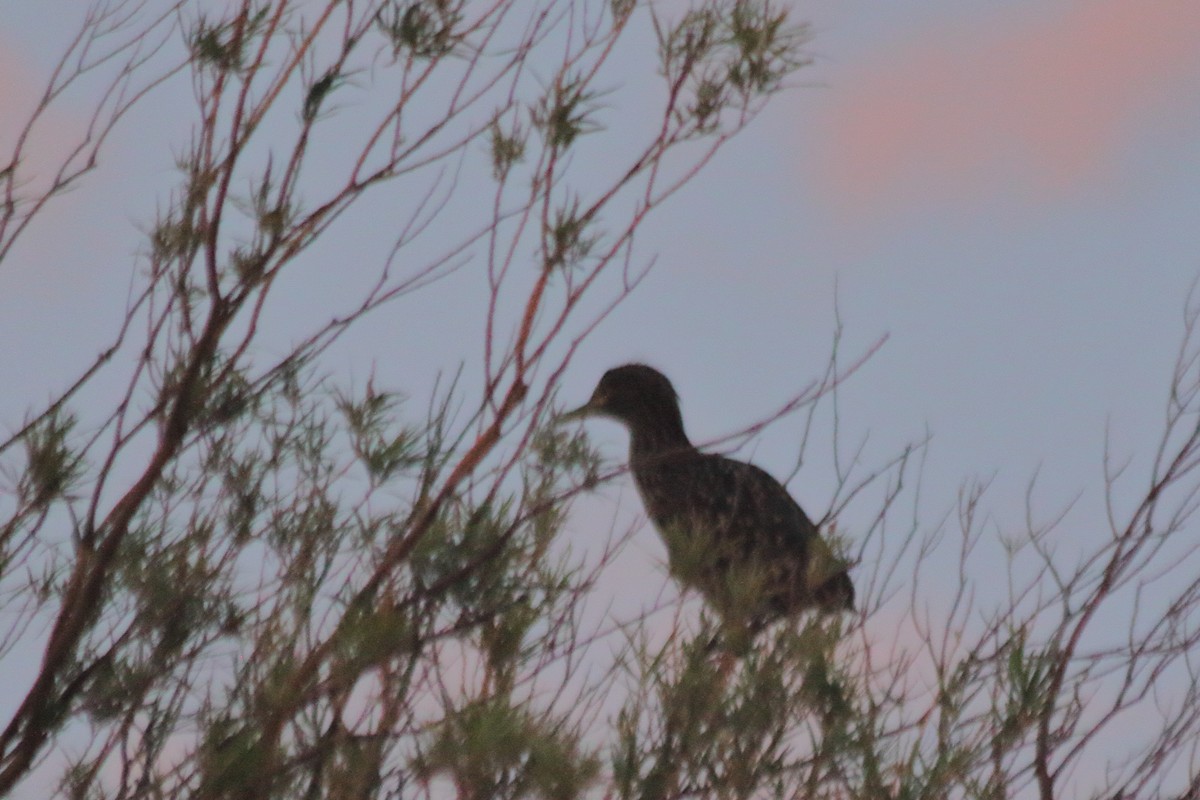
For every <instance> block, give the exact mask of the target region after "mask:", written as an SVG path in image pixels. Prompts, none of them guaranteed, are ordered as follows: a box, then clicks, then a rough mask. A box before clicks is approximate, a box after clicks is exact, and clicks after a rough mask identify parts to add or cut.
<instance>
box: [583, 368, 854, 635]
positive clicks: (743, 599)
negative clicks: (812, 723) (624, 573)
mask: <svg viewBox="0 0 1200 800" xmlns="http://www.w3.org/2000/svg"><path fill="white" fill-rule="evenodd" d="M589 415H604V416H608V417H612V418H614V419H616V420H618V421H620V422H622V423H623V424H624V425H625V426H626V427H627V428H628V429H629V433H630V448H629V463H630V469H631V471H632V472H633V478H634V482H635V483H636V484H637V487H638V491H639V493H640V494H641V496H642V501H643V503H644V504H645V506H646V513H647V514H648V515H649V517H650V519H651V521H653V523H654V526H655V528H657V529H658V532H659V533H660V534H661V535H662V538H663V541H664V542H665V543H666V546H667V555H668V560H669V564H670V569H671V572H672V574H673V575H675V577H676V578H678V579H679V580H680V581H681V582H682V583H684V584H685V585H687V586H691V587H693V588H696V589H698V590H699V591H700V592H701V593H702V594H703V595H704V597H705V599H706V600H707V602H708V603H709V605H710V606H712V607H713V608H714V610H716V611H717V612H718V613H719V614H720V615H721V617H722V619H723V620H724V621H725V623H726V624H727V625H735V626H737V627H739V628H742V629H745V630H748V631H750V632H753V631H756V630H759V629H760V628H761V627H762V626H763V625H766V624H768V623H770V622H771V621H773V620H775V619H778V618H781V617H786V616H791V615H793V614H796V613H799V612H800V611H803V610H805V609H809V608H815V609H818V610H820V611H825V612H831V611H838V610H844V609H851V608H853V606H854V586H853V584H852V583H851V582H850V577H849V575H848V574H847V572H846V568H845V565H844V564H843V563H842V562H840V561H839V560H838V559H837V558H836V557H835V556H834V555H833V553H832V551H831V550H830V548H829V545H828V544H827V543H826V542H825V540H824V539H822V538H821V536H820V533H819V532H818V530H817V527H816V526H815V525H814V524H813V523H812V520H810V519H809V518H808V516H807V515H806V514H805V513H804V511H803V510H802V509H801V508H800V506H799V505H797V504H796V501H795V500H793V499H792V497H791V495H789V494H788V492H787V490H786V489H785V488H784V487H783V486H782V485H781V484H780V483H779V481H777V480H775V479H774V478H772V477H771V476H770V475H768V474H767V473H766V472H764V471H763V470H761V469H759V468H758V467H756V466H754V465H753V464H747V463H744V462H741V461H735V460H733V459H730V458H726V457H724V456H721V455H717V454H713V453H702V452H700V451H699V450H698V449H696V447H695V446H694V445H692V443H691V442H690V441H689V440H688V437H687V434H686V433H685V432H684V428H683V417H682V415H681V414H680V411H679V399H678V396H677V395H676V393H675V389H674V387H673V386H672V385H671V382H670V381H669V380H667V378H666V376H664V375H663V374H662V373H661V372H659V371H658V370H656V369H653V368H652V367H648V366H645V365H643V364H626V365H624V366H621V367H615V368H613V369H610V370H609V371H608V372H606V373H605V374H604V377H603V378H601V380H600V383H599V385H598V386H597V387H596V390H595V392H593V393H592V397H591V399H590V400H589V401H588V402H587V403H586V404H585V405H583V406H582V407H580V408H579V409H576V410H575V411H572V412H570V413H569V414H568V415H566V416H567V418H578V417H582V416H589Z"/></svg>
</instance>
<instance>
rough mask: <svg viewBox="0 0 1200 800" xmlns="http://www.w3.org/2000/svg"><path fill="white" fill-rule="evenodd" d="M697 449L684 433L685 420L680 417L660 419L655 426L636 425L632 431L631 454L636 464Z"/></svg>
mask: <svg viewBox="0 0 1200 800" xmlns="http://www.w3.org/2000/svg"><path fill="white" fill-rule="evenodd" d="M695 449H696V448H695V447H693V446H692V443H691V441H689V440H688V437H687V434H686V433H684V430H683V420H682V419H681V418H678V417H673V418H669V419H659V420H657V421H656V424H654V425H634V426H632V428H631V430H630V440H629V454H630V457H631V460H632V461H633V462H634V463H635V464H636V463H638V462H642V463H646V462H652V461H654V460H655V459H659V458H665V457H667V456H671V455H675V454H679V453H690V452H694V451H695Z"/></svg>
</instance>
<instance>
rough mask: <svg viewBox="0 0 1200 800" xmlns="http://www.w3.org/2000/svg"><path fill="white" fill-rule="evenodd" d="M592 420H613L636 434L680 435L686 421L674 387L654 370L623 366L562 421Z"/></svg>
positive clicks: (635, 365) (640, 366) (601, 381)
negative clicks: (641, 432)
mask: <svg viewBox="0 0 1200 800" xmlns="http://www.w3.org/2000/svg"><path fill="white" fill-rule="evenodd" d="M590 416H606V417H612V418H614V419H616V420H618V421H620V422H623V423H625V425H627V426H628V427H629V428H630V430H632V431H633V432H634V433H635V434H636V433H638V432H639V431H650V430H659V431H663V432H668V431H669V432H670V434H672V435H673V434H675V433H676V431H678V433H679V435H682V433H683V421H682V418H681V416H680V413H679V396H678V395H677V394H675V387H674V386H672V385H671V382H670V381H669V380H667V376H666V375H663V374H662V373H661V372H659V371H658V370H656V369H654V368H653V367H648V366H646V365H645V364H624V365H622V366H620V367H613V368H612V369H610V370H609V371H608V372H606V373H604V377H602V378H601V379H600V383H599V384H597V385H596V390H595V391H593V392H592V397H591V399H589V400H588V401H587V402H586V403H584V404H583V405H582V406H580V407H579V408H577V409H575V410H574V411H569V412H567V413H566V414H563V415H562V416H561V417H560V418H559V419H560V420H563V421H567V420H573V419H581V418H583V417H590Z"/></svg>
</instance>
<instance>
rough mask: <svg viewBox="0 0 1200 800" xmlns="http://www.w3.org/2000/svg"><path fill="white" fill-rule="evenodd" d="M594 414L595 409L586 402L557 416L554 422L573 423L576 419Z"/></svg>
mask: <svg viewBox="0 0 1200 800" xmlns="http://www.w3.org/2000/svg"><path fill="white" fill-rule="evenodd" d="M594 413H596V409H594V408H592V404H591V403H590V402H587V403H584V404H583V405H581V406H580V407H579V408H576V409H572V410H571V411H566V412H564V413H562V414H559V415H558V417H557V418H556V419H555V422H574V421H575V420H577V419H584V418H585V417H590V416H591V415H592V414H594Z"/></svg>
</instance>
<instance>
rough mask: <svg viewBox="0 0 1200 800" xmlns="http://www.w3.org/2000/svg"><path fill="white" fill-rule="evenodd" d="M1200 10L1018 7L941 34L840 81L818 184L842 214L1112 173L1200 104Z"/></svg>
mask: <svg viewBox="0 0 1200 800" xmlns="http://www.w3.org/2000/svg"><path fill="white" fill-rule="evenodd" d="M1198 42H1200V4H1197V3H1196V2H1195V0H1139V1H1138V2H1130V1H1129V0H1090V1H1089V2H1073V3H1065V2H1060V3H1056V4H1055V5H1053V6H1047V5H1037V6H1033V7H1031V6H1029V5H1025V4H1022V5H1021V6H1020V7H1012V8H1010V9H1002V10H1000V11H998V12H995V13H993V14H991V15H990V16H988V17H987V18H977V17H972V18H970V21H969V22H968V23H967V24H962V23H960V24H958V25H955V26H947V25H942V26H939V27H936V28H934V29H931V30H928V31H926V32H925V33H924V34H923V35H921V36H920V37H918V38H913V39H910V40H907V41H903V42H898V43H896V44H894V45H892V46H890V47H887V48H885V49H884V50H883V51H882V52H879V53H878V54H877V55H876V56H875V57H873V58H872V60H871V61H870V63H868V64H865V65H863V66H862V67H861V68H859V69H857V70H854V71H851V72H849V73H847V74H843V75H840V76H838V75H835V76H834V77H833V79H832V80H833V84H832V85H833V91H832V92H831V98H830V99H831V102H832V103H833V105H832V106H831V107H830V108H828V109H827V113H826V115H825V116H824V119H823V121H822V123H821V125H822V129H821V130H820V132H819V133H820V137H819V141H820V143H821V144H820V152H819V154H818V157H817V163H819V164H820V165H821V166H820V170H821V174H820V176H819V180H820V181H821V183H822V184H823V187H824V189H825V190H826V192H825V194H826V196H828V197H830V198H831V199H832V200H833V201H834V202H835V203H836V204H837V205H838V206H840V207H842V208H851V207H853V208H858V209H861V208H862V207H863V205H864V204H880V203H882V204H886V205H889V206H891V205H893V204H899V203H904V202H908V201H909V200H911V199H913V198H916V199H919V200H935V201H942V202H945V201H957V200H961V199H963V198H964V197H965V198H970V197H971V196H973V195H976V194H978V193H979V192H980V191H989V192H990V191H994V190H995V189H996V188H1001V189H1008V190H1011V189H1014V188H1015V189H1017V190H1018V191H1021V192H1023V193H1028V194H1033V195H1035V196H1046V195H1050V196H1054V195H1060V194H1063V193H1067V192H1073V191H1078V190H1080V189H1086V188H1088V187H1090V186H1093V185H1094V184H1095V183H1096V182H1097V181H1098V180H1103V178H1104V177H1105V176H1107V175H1111V174H1112V173H1113V171H1114V170H1116V169H1118V168H1119V166H1120V162H1121V159H1122V158H1123V157H1125V156H1127V154H1128V148H1129V146H1130V145H1131V144H1132V143H1134V142H1135V141H1137V139H1138V137H1139V136H1140V135H1141V134H1142V133H1144V132H1145V131H1146V130H1147V129H1149V128H1151V127H1153V126H1154V125H1156V124H1161V123H1162V122H1163V121H1164V119H1169V115H1170V114H1171V113H1172V112H1179V111H1184V112H1190V113H1193V114H1194V112H1195V110H1196V104H1197V102H1200V100H1198V97H1200V46H1198V44H1197V43H1198Z"/></svg>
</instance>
